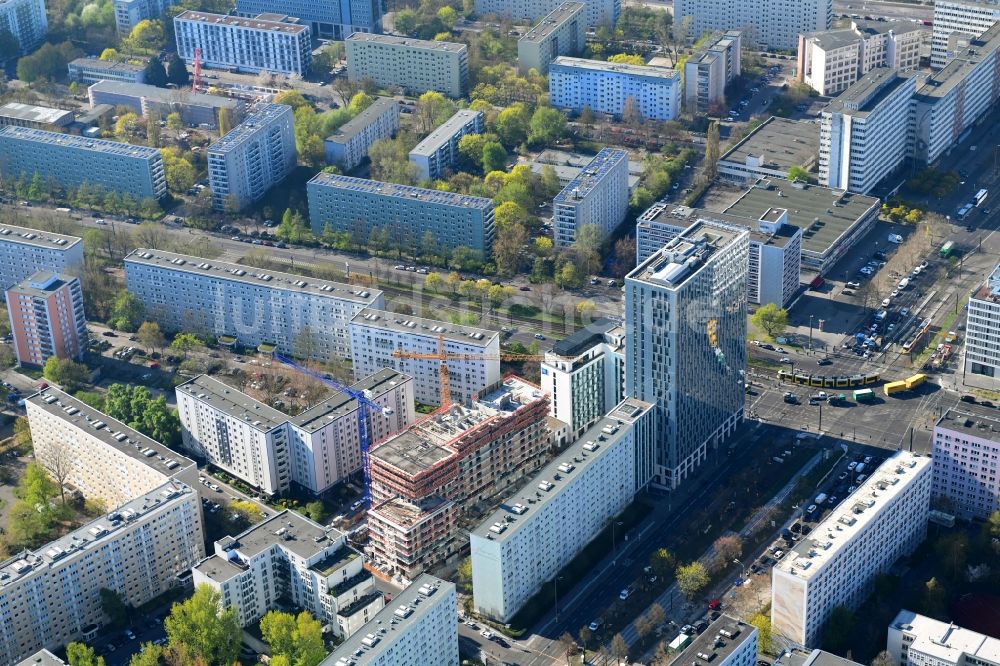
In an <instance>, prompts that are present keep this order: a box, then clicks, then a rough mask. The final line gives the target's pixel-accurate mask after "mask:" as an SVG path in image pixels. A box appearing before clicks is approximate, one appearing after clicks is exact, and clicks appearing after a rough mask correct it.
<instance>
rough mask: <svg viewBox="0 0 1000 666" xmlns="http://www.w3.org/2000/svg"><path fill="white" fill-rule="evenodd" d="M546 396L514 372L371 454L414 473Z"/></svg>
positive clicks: (420, 423) (408, 473)
mask: <svg viewBox="0 0 1000 666" xmlns="http://www.w3.org/2000/svg"><path fill="white" fill-rule="evenodd" d="M544 398H545V394H544V393H542V390H541V389H540V388H539V387H537V386H535V385H534V384H531V383H529V382H527V381H525V380H523V379H521V378H520V377H515V376H513V375H510V376H508V377H506V378H504V380H503V381H502V382H500V383H499V384H498V385H497V386H496V387H494V388H493V389H492V390H491V391H489V392H488V393H486V394H485V395H482V396H480V397H479V398H478V399H477V400H476V401H475V402H473V403H472V405H471V406H468V407H466V406H465V405H458V404H453V405H451V406H450V407H449V408H448V409H447V410H444V411H438V412H435V413H434V414H432V415H430V416H429V417H427V418H426V419H424V420H423V421H420V422H418V423H414V424H413V425H411V426H410V427H409V428H407V429H406V430H404V431H402V432H401V433H399V434H397V435H395V436H394V437H390V438H389V439H387V440H386V441H385V442H383V443H382V444H379V445H378V446H376V447H375V448H373V449H372V450H371V457H373V458H377V459H379V460H380V461H382V462H384V463H386V464H388V465H390V466H392V467H394V468H396V469H398V470H400V471H402V472H403V473H404V474H407V475H410V476H417V475H419V474H420V473H422V472H424V471H426V470H429V469H431V468H432V467H434V466H435V465H437V464H438V463H441V462H442V461H444V460H448V459H449V458H452V457H453V456H456V455H458V454H459V450H458V449H457V448H456V447H455V446H454V444H453V443H454V442H455V440H457V439H458V438H460V437H463V436H465V435H468V434H469V433H472V432H474V431H476V430H478V429H479V428H481V427H483V426H485V425H486V424H487V423H491V422H493V421H495V420H496V419H498V418H506V417H508V416H510V415H512V414H514V413H515V412H517V411H519V410H521V409H523V408H524V407H527V406H528V405H532V404H535V403H537V402H538V401H540V400H543V399H544Z"/></svg>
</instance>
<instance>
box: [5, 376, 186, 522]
mask: <svg viewBox="0 0 1000 666" xmlns="http://www.w3.org/2000/svg"><path fill="white" fill-rule="evenodd" d="M25 410H26V412H27V417H28V426H29V427H30V428H31V440H32V443H33V444H34V448H35V458H37V459H38V461H39V462H41V463H42V464H48V465H50V466H53V465H56V464H58V465H60V466H62V467H66V468H67V475H66V484H67V486H71V487H72V488H73V489H74V490H77V491H79V492H80V493H81V494H82V495H83V496H84V497H86V498H87V499H94V500H100V501H102V502H104V504H105V506H109V507H116V506H120V505H122V504H124V503H125V502H128V501H130V500H132V499H133V498H135V497H138V496H140V495H143V494H146V493H149V492H150V491H152V490H153V489H154V488H159V487H160V486H162V485H163V484H164V483H166V482H167V481H169V480H171V479H177V480H179V481H182V482H184V483H186V484H188V485H189V486H192V487H197V483H198V468H197V466H196V465H195V463H194V461H192V460H189V459H188V458H185V457H184V456H182V455H180V454H179V453H176V452H174V451H171V450H170V449H168V448H167V447H165V446H164V445H163V444H160V443H159V442H157V441H155V440H152V439H150V438H149V437H146V436H145V435H143V434H141V433H139V432H137V431H135V430H133V429H132V428H129V427H128V426H127V425H125V424H124V423H121V422H119V421H116V420H115V419H113V418H111V417H110V416H108V415H107V414H102V413H101V412H99V411H97V410H96V409H94V408H93V407H90V406H89V405H87V404H86V403H84V402H81V401H80V400H77V399H76V398H74V397H72V396H70V395H69V394H67V393H63V392H62V391H60V390H59V389H57V388H53V387H49V388H47V389H44V390H43V391H40V392H38V393H36V394H34V395H32V396H29V397H28V398H27V399H25Z"/></svg>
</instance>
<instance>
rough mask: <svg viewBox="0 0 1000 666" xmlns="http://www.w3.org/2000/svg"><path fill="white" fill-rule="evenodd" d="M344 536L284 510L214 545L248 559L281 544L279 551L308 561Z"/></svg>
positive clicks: (339, 532)
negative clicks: (290, 553) (281, 549)
mask: <svg viewBox="0 0 1000 666" xmlns="http://www.w3.org/2000/svg"><path fill="white" fill-rule="evenodd" d="M343 536H344V534H343V532H341V531H339V530H335V529H334V528H332V527H323V526H322V525H320V524H319V523H316V522H313V521H312V520H309V519H308V518H306V517H305V516H303V515H302V514H300V513H298V512H296V511H291V510H289V509H285V510H284V511H282V512H281V513H278V514H275V515H274V516H271V517H270V518H268V519H267V520H265V521H264V522H262V523H257V524H256V525H254V526H253V527H251V528H250V529H248V530H247V531H246V532H243V533H242V534H238V535H236V536H235V537H225V538H223V539H220V540H219V541H218V542H216V545H217V546H221V547H222V548H223V549H224V550H230V549H236V550H239V552H241V553H243V554H244V555H245V556H247V557H253V556H254V555H257V554H258V553H262V552H263V551H265V550H267V549H269V548H271V547H272V546H274V545H276V544H280V545H281V547H282V548H285V549H286V550H288V551H290V552H292V553H295V554H296V555H297V556H299V557H301V558H303V559H308V558H310V557H315V556H316V555H318V554H319V553H321V552H323V551H324V550H326V549H327V548H329V547H330V544H331V543H332V542H334V541H337V540H339V539H341V538H342V537H343Z"/></svg>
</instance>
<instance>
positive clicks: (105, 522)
mask: <svg viewBox="0 0 1000 666" xmlns="http://www.w3.org/2000/svg"><path fill="white" fill-rule="evenodd" d="M192 495H194V496H197V492H196V491H195V490H194V489H193V488H191V487H190V486H188V485H187V484H184V483H180V482H179V481H168V482H167V483H164V484H163V485H162V486H160V487H158V488H155V489H153V490H151V491H149V492H148V493H143V494H142V495H139V496H138V497H136V498H135V499H132V500H129V501H128V502H125V503H124V504H122V505H121V506H119V507H118V508H116V509H115V510H114V511H110V512H108V513H107V514H106V515H104V516H101V517H100V518H97V519H96V520H93V521H91V522H89V523H87V524H85V525H83V526H82V527H78V528H77V529H75V530H73V531H72V532H70V533H69V534H65V535H63V536H61V537H59V538H58V539H56V540H55V541H50V542H49V543H47V544H45V545H44V546H41V547H40V548H37V549H36V550H32V551H29V550H25V551H23V552H21V553H19V554H17V555H15V556H14V557H11V558H10V559H8V560H6V561H4V562H0V588H3V587H5V586H7V585H9V584H11V583H14V582H16V581H17V580H18V579H19V578H21V577H22V576H26V575H29V574H30V573H31V572H32V571H36V570H38V569H42V568H48V567H50V566H51V565H52V564H53V563H54V562H57V561H59V560H61V559H63V558H64V557H69V556H71V555H74V554H77V553H79V552H80V551H88V550H95V549H97V548H101V547H102V546H103V545H104V544H105V543H107V542H108V541H109V540H110V539H111V538H112V537H115V536H118V535H119V534H120V533H121V532H124V531H126V530H127V529H128V528H129V527H130V526H131V525H132V524H133V522H134V521H135V520H136V519H138V518H142V517H143V516H145V515H146V514H149V513H153V512H155V511H160V510H162V509H163V508H165V507H167V506H169V505H171V504H176V503H177V502H179V501H182V500H184V499H187V498H190V497H191V496H192Z"/></svg>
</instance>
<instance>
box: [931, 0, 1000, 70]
mask: <svg viewBox="0 0 1000 666" xmlns="http://www.w3.org/2000/svg"><path fill="white" fill-rule="evenodd" d="M997 21H1000V2H997V0H935V2H934V29H933V33H932V37H931V67H933V68H935V69H940V68H942V67H944V66H945V65H946V64H948V61H949V60H951V59H952V58H954V57H955V55H956V51H957V50H958V49H957V48H956V46H958V45H959V44H962V42H966V41H968V40H969V39H971V38H973V37H979V36H980V35H982V34H983V33H985V32H986V31H987V30H989V29H990V28H992V27H993V24H994V23H996V22H997Z"/></svg>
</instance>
